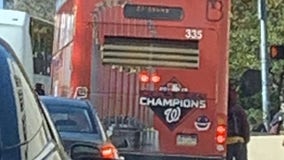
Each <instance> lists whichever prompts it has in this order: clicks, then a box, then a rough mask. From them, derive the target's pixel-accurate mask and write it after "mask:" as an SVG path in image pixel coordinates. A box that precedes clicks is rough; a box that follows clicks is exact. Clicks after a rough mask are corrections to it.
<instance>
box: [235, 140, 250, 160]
mask: <svg viewBox="0 0 284 160" xmlns="http://www.w3.org/2000/svg"><path fill="white" fill-rule="evenodd" d="M235 153H236V154H235V156H236V160H247V146H246V144H245V143H238V144H236V150H235Z"/></svg>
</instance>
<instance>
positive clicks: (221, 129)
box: [216, 125, 227, 144]
mask: <svg viewBox="0 0 284 160" xmlns="http://www.w3.org/2000/svg"><path fill="white" fill-rule="evenodd" d="M226 133H227V129H226V126H225V125H218V126H217V128H216V142H217V143H218V144H224V143H225V142H226Z"/></svg>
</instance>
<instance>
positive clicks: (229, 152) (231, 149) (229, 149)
mask: <svg viewBox="0 0 284 160" xmlns="http://www.w3.org/2000/svg"><path fill="white" fill-rule="evenodd" d="M234 148H235V147H234V144H229V145H227V157H226V160H233V157H234V152H235V151H234Z"/></svg>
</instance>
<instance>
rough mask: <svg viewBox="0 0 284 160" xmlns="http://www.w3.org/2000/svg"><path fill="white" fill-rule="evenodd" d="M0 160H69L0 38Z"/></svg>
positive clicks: (50, 122) (18, 63)
mask: <svg viewBox="0 0 284 160" xmlns="http://www.w3.org/2000/svg"><path fill="white" fill-rule="evenodd" d="M0 75H1V78H0V88H1V89H0V159H1V160H42V159H46V160H65V159H69V158H68V157H67V154H66V153H65V151H64V148H63V146H62V144H61V140H60V137H59V135H58V133H57V131H56V129H55V127H54V125H53V123H52V121H51V119H50V117H49V115H48V112H47V111H46V110H45V108H43V106H42V105H41V103H40V102H39V100H38V98H37V96H36V94H35V93H34V91H33V89H32V88H31V85H30V83H29V81H28V79H27V78H26V74H25V72H24V70H23V69H22V67H21V65H20V62H19V61H18V59H17V57H16V56H15V53H14V51H13V50H12V48H11V47H10V46H9V45H8V44H7V43H6V42H5V41H4V40H2V39H1V38H0Z"/></svg>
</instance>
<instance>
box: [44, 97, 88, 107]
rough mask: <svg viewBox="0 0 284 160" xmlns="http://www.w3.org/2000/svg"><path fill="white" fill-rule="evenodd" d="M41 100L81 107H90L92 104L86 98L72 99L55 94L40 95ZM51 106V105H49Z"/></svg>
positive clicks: (52, 103)
mask: <svg viewBox="0 0 284 160" xmlns="http://www.w3.org/2000/svg"><path fill="white" fill-rule="evenodd" d="M39 98H40V100H41V101H42V102H43V103H44V104H47V105H58V107H60V104H65V105H66V104H67V105H68V106H70V107H77V108H78V107H80V108H85V109H90V108H91V106H90V104H89V103H88V101H86V100H79V99H72V98H67V97H55V96H39ZM47 107H49V106H47Z"/></svg>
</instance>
